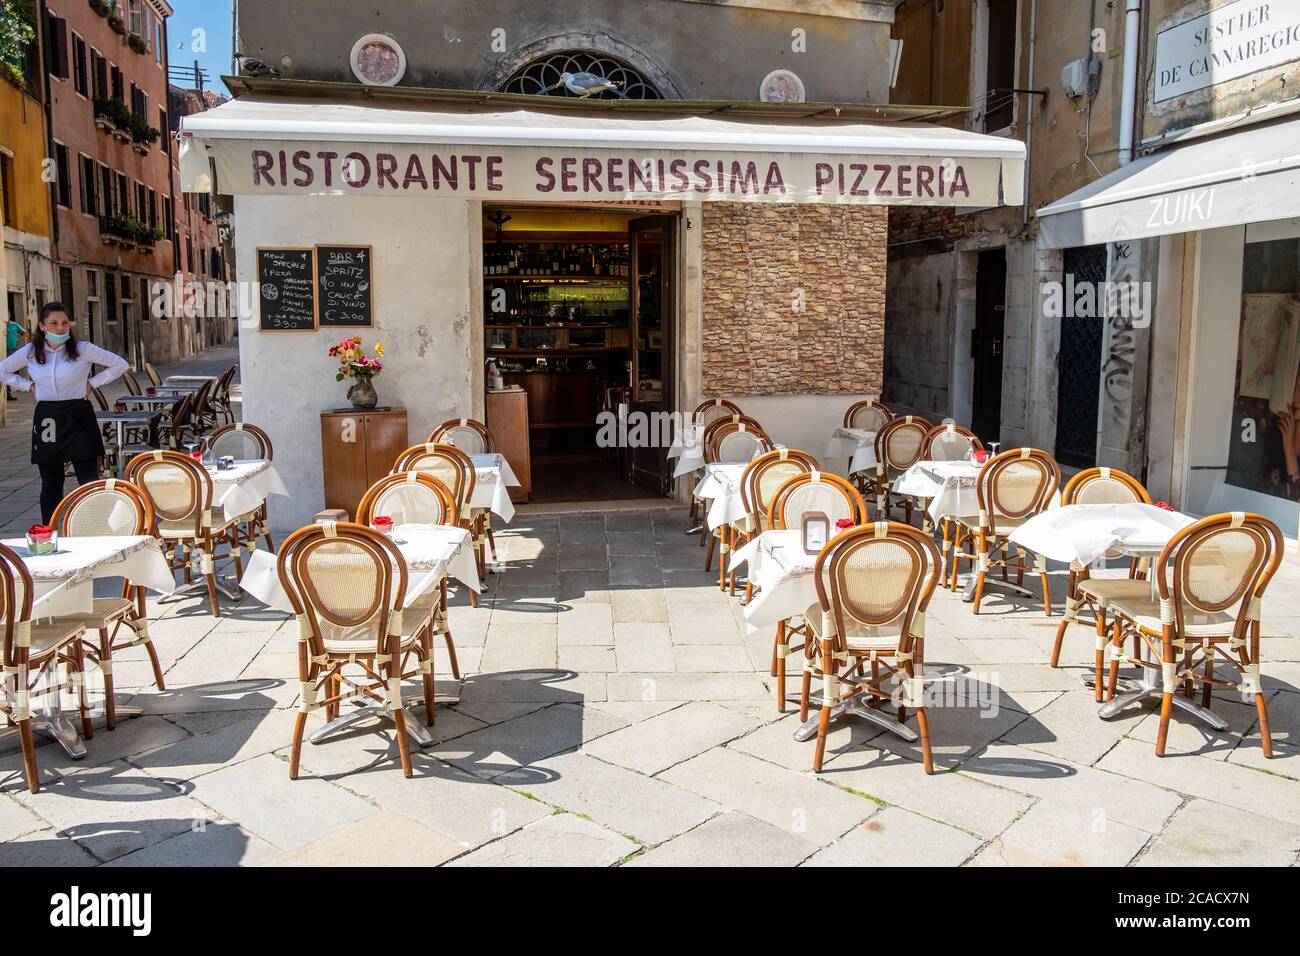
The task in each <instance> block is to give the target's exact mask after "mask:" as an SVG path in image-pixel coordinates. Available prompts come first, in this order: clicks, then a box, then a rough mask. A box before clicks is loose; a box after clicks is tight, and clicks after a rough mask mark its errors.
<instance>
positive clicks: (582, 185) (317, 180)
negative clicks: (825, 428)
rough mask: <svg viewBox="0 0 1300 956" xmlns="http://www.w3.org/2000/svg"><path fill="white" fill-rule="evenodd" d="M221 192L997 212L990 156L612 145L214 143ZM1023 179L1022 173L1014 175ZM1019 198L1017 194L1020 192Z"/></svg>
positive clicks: (995, 163) (998, 172)
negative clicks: (842, 205)
mask: <svg viewBox="0 0 1300 956" xmlns="http://www.w3.org/2000/svg"><path fill="white" fill-rule="evenodd" d="M209 155H210V156H211V157H212V158H213V160H214V163H215V166H216V170H217V177H218V182H220V183H221V189H222V191H223V192H228V193H235V194H239V195H255V196H256V195H267V196H283V195H344V196H351V195H357V196H397V197H403V198H413V197H443V198H463V199H491V200H494V201H502V200H508V201H530V200H531V201H548V202H569V201H573V200H583V201H596V202H602V201H603V202H637V201H639V202H647V201H651V202H663V201H681V200H691V199H694V200H700V201H733V202H791V203H860V204H874V205H937V206H992V205H997V204H998V202H999V199H1000V196H999V183H1000V181H1001V177H1002V168H1003V160H1002V158H1000V157H995V156H990V157H982V156H975V157H970V156H962V157H946V156H926V155H877V154H870V155H861V156H859V155H853V154H838V153H825V154H807V153H800V154H794V153H765V152H753V151H735V152H726V153H723V152H693V151H682V152H677V151H672V150H641V151H620V150H616V149H612V148H605V149H584V148H566V147H553V148H552V147H518V146H515V147H501V146H497V147H492V146H482V147H479V146H456V147H454V148H443V147H438V146H423V145H418V144H409V143H403V144H392V145H384V144H369V143H367V144H349V143H342V142H334V143H324V142H301V143H291V142H283V141H280V142H275V143H267V142H259V141H252V140H234V139H222V140H214V141H212V142H211V143H210V148H209ZM1017 175H1018V169H1017ZM1011 191H1012V192H1013V194H1014V195H1016V196H1017V197H1018V195H1019V186H1018V185H1016V186H1015V187H1014V189H1012V190H1011Z"/></svg>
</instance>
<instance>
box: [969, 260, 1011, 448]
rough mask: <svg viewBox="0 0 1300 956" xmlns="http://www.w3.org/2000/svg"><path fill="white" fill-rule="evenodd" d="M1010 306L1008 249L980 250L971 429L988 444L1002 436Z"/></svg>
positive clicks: (977, 270) (976, 283)
mask: <svg viewBox="0 0 1300 956" xmlns="http://www.w3.org/2000/svg"><path fill="white" fill-rule="evenodd" d="M1006 307H1007V253H1006V250H1005V249H989V250H987V251H985V252H981V253H980V254H979V264H978V265H977V266H976V271H975V329H974V331H973V332H972V334H971V359H972V361H973V363H974V366H975V385H974V391H973V393H972V396H971V431H973V432H974V433H975V434H976V435H978V436H979V437H980V440H981V441H983V442H984V443H985V444H988V443H989V442H996V441H999V440H1000V437H1001V436H1000V432H1001V430H1002V335H1003V330H1004V327H1005V321H1006Z"/></svg>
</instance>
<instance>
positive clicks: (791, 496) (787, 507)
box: [767, 471, 867, 713]
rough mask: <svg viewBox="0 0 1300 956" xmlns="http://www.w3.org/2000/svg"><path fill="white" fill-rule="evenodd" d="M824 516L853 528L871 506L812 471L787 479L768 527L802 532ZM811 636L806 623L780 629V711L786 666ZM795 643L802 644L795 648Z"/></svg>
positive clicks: (776, 653) (836, 479) (846, 486)
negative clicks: (811, 517)
mask: <svg viewBox="0 0 1300 956" xmlns="http://www.w3.org/2000/svg"><path fill="white" fill-rule="evenodd" d="M814 512H815V513H820V514H824V515H826V517H827V518H828V519H830V522H831V526H832V528H833V527H834V526H835V524H836V522H838V521H839V520H840V519H842V518H846V519H848V520H849V521H852V522H853V524H855V525H859V524H863V523H865V522H866V520H867V503H866V502H865V501H864V500H863V498H862V495H860V494H858V491H857V489H856V488H854V487H853V485H852V484H851V483H849V482H848V481H846V480H845V479H843V478H841V477H840V476H839V475H833V474H830V473H829V472H824V471H808V472H803V473H801V474H797V475H795V476H793V477H791V478H787V479H786V480H785V481H784V482H783V483H782V484H781V486H780V487H779V488H777V490H776V492H775V494H773V495H772V504H771V506H770V507H769V509H768V516H767V521H768V527H770V528H773V529H776V530H782V529H785V530H802V527H803V516H804V515H805V514H809V513H814ZM810 634H811V631H810V626H809V624H808V622H807V621H806V620H800V619H797V618H796V619H794V620H792V621H782V622H780V623H778V624H777V626H776V638H775V640H774V642H773V645H772V654H773V657H774V659H775V670H776V707H777V710H779V711H781V712H782V713H784V712H785V676H786V672H785V662H786V658H787V657H789V655H790V654H791V653H792V652H793V651H799V650H806V648H807V646H808V641H809V635H810ZM792 639H795V640H797V641H799V643H795V644H791V640H792Z"/></svg>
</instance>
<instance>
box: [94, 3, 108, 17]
mask: <svg viewBox="0 0 1300 956" xmlns="http://www.w3.org/2000/svg"><path fill="white" fill-rule="evenodd" d="M90 9H92V10H94V11H95V12H96V13H98V14H99V15H100V16H101V17H107V16H108V15H109V14H110V13H112V12H113V5H112V4H111V3H108V2H106V0H90Z"/></svg>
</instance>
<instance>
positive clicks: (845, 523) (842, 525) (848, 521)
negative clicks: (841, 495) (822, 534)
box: [835, 518, 853, 531]
mask: <svg viewBox="0 0 1300 956" xmlns="http://www.w3.org/2000/svg"><path fill="white" fill-rule="evenodd" d="M852 527H853V519H852V518H840V519H839V520H837V521H836V522H835V530H836V531H848V530H849V528H852Z"/></svg>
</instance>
